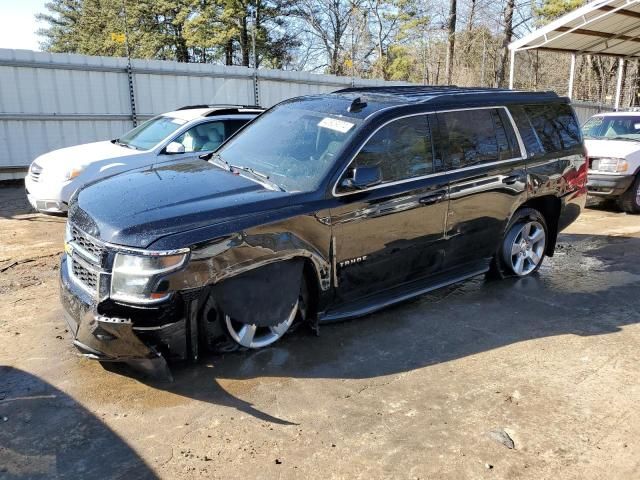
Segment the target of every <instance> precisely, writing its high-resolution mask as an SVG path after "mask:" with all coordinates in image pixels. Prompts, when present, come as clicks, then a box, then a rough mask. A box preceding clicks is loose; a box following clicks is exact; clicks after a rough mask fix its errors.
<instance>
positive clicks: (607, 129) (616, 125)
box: [582, 115, 640, 142]
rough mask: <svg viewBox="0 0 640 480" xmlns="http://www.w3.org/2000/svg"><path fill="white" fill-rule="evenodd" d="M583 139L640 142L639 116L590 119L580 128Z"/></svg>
mask: <svg viewBox="0 0 640 480" xmlns="http://www.w3.org/2000/svg"><path fill="white" fill-rule="evenodd" d="M582 134H583V135H584V138H587V139H589V138H597V139H604V140H635V141H637V142H640V115H629V116H626V115H624V116H623V115H611V116H603V117H592V118H590V119H589V120H588V121H587V123H585V124H584V126H583V127H582Z"/></svg>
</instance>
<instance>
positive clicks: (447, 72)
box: [444, 0, 457, 85]
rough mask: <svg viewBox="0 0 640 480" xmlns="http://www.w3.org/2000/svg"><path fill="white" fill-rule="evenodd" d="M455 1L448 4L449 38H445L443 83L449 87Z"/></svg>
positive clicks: (451, 73)
mask: <svg viewBox="0 0 640 480" xmlns="http://www.w3.org/2000/svg"><path fill="white" fill-rule="evenodd" d="M456 10H457V4H456V0H451V3H450V4H449V20H448V22H447V24H448V31H449V37H448V38H447V60H446V65H445V74H444V76H445V83H446V84H447V85H451V78H452V77H453V54H454V51H455V46H456Z"/></svg>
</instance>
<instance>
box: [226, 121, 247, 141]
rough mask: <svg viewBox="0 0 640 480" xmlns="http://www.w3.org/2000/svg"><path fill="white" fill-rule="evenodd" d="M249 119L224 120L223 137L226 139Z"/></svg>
mask: <svg viewBox="0 0 640 480" xmlns="http://www.w3.org/2000/svg"><path fill="white" fill-rule="evenodd" d="M248 121H249V120H226V121H225V122H224V130H225V135H224V139H225V140H226V139H227V138H229V137H230V136H231V135H233V134H234V133H236V132H237V131H238V130H240V129H241V128H242V127H243V126H244V125H245V124H246V123H247V122H248Z"/></svg>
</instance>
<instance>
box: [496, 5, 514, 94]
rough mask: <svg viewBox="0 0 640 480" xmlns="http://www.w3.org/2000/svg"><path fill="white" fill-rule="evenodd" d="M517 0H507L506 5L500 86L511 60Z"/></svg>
mask: <svg viewBox="0 0 640 480" xmlns="http://www.w3.org/2000/svg"><path fill="white" fill-rule="evenodd" d="M515 4H516V2H515V0H507V3H506V5H505V6H504V38H503V40H502V51H501V52H500V63H499V64H498V71H497V72H496V83H497V84H498V86H499V87H503V86H504V84H505V76H506V71H507V64H508V61H509V44H510V43H511V40H512V39H513V10H514V8H515Z"/></svg>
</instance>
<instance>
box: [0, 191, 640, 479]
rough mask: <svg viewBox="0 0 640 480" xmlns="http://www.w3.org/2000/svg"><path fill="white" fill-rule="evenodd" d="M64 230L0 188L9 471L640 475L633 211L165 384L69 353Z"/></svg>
mask: <svg viewBox="0 0 640 480" xmlns="http://www.w3.org/2000/svg"><path fill="white" fill-rule="evenodd" d="M63 230H64V219H63V218H56V217H51V216H44V215H38V214H34V213H29V209H28V206H27V204H26V201H25V199H24V197H23V191H22V189H21V188H20V187H19V186H13V187H4V188H0V478H3V479H4V478H127V479H128V478H156V477H161V478H167V479H169V478H171V479H187V478H221V479H231V478H323V479H330V478H350V479H351V478H365V479H370V478H422V479H427V478H438V479H440V478H444V479H456V480H457V479H466V478H469V479H471V478H474V479H475V478H495V479H502V478H504V479H513V478H527V479H542V478H545V479H549V478H562V479H637V478H640V409H639V408H638V405H639V404H640V382H639V379H640V348H639V347H640V325H639V320H640V317H639V312H640V216H635V217H634V216H630V215H625V214H622V213H620V212H618V211H616V210H615V209H614V208H610V207H606V208H605V207H598V208H592V209H588V210H587V211H586V212H585V213H584V214H583V216H582V217H581V218H580V219H579V221H578V222H577V223H576V224H574V225H573V226H572V227H571V228H570V229H569V230H568V231H567V232H564V233H563V234H562V236H561V238H560V245H559V247H558V251H557V254H556V256H555V257H554V258H552V259H548V260H547V261H546V263H545V265H544V267H543V268H542V269H541V271H540V273H539V275H537V276H535V277H533V278H529V279H523V280H505V281H500V282H495V281H494V282H489V281H485V279H484V278H478V279H475V280H472V281H468V282H466V283H463V284H461V285H458V286H455V287H452V288H449V289H446V290H441V291H438V292H435V293H433V294H431V295H427V296H424V297H421V298H420V299H418V300H415V301H413V302H409V303H405V304H403V305H400V306H397V307H395V308H391V309H388V310H386V311H384V312H381V313H378V314H375V315H371V316H369V317H367V318H364V319H361V320H355V321H351V322H346V323H341V324H336V325H330V326H324V327H323V328H322V329H321V332H320V336H319V337H314V336H313V335H311V334H310V333H308V332H304V331H300V332H297V333H295V334H292V335H290V336H289V337H288V338H286V339H285V340H284V341H282V342H281V343H279V344H277V346H275V347H273V348H269V349H267V350H264V351H259V352H254V353H246V352H245V353H236V354H230V355H226V356H211V357H207V358H205V359H204V360H203V361H202V362H201V364H199V365H197V366H192V367H177V368H175V369H174V376H175V381H174V382H173V383H170V384H169V383H153V382H150V381H145V380H143V379H141V378H139V377H136V376H133V375H131V374H125V373H126V372H122V371H118V372H110V371H107V370H105V369H103V367H102V366H101V365H100V364H99V363H96V362H92V361H89V360H85V359H84V358H81V357H79V356H78V355H77V354H76V352H75V350H74V349H73V348H72V346H71V343H70V339H69V338H68V335H67V333H66V332H65V324H64V321H63V319H62V313H61V309H60V305H59V302H58V293H57V276H58V261H59V254H60V252H61V248H62V237H63ZM511 442H513V443H511ZM510 447H513V448H510Z"/></svg>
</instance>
